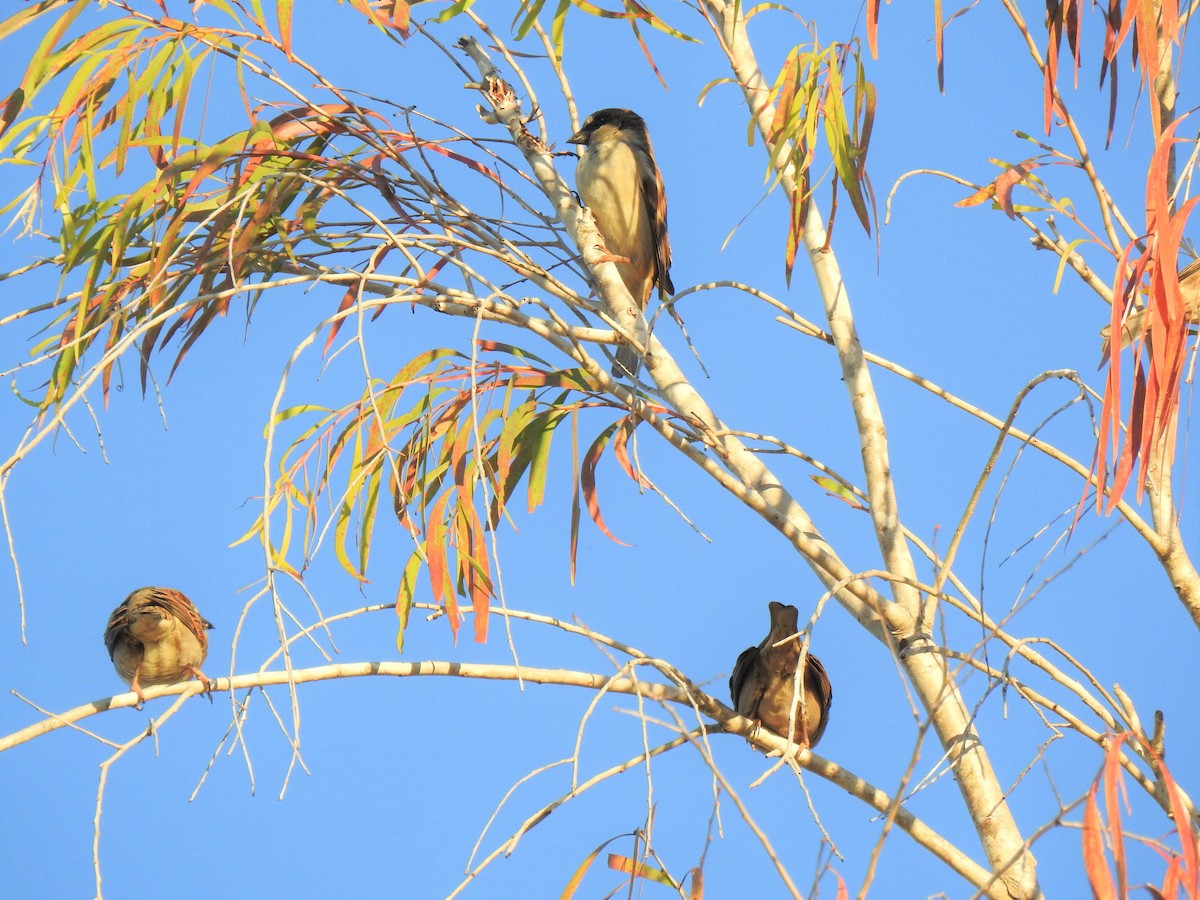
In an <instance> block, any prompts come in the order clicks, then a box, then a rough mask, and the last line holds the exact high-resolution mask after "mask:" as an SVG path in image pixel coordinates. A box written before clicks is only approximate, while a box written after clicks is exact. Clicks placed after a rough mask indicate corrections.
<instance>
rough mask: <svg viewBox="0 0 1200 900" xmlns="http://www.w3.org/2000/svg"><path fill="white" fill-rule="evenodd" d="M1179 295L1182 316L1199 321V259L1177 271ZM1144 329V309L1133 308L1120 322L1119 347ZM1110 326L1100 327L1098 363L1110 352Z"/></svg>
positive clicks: (1107, 356) (1132, 340) (1137, 336)
mask: <svg viewBox="0 0 1200 900" xmlns="http://www.w3.org/2000/svg"><path fill="white" fill-rule="evenodd" d="M1179 295H1180V298H1181V299H1182V300H1183V317H1184V318H1185V319H1186V320H1187V321H1189V322H1191V323H1192V324H1196V323H1197V322H1200V259H1197V260H1193V261H1192V262H1190V263H1189V264H1188V265H1186V266H1184V267H1183V271H1181V272H1180V273H1179ZM1145 330H1146V310H1145V308H1142V309H1135V310H1133V311H1132V312H1131V313H1129V315H1128V316H1126V317H1125V321H1124V322H1122V323H1121V349H1122V350H1124V349H1125V348H1126V347H1128V346H1129V345H1130V344H1132V343H1133V342H1134V341H1136V340H1137V339H1138V338H1140V337H1141V336H1142V332H1144V331H1145ZM1111 331H1112V328H1111V327H1110V326H1108V325H1105V326H1104V327H1103V328H1101V329H1100V337H1101V338H1103V339H1104V344H1103V345H1102V346H1101V348H1100V355H1101V360H1100V365H1104V363H1105V362H1107V361H1108V358H1109V354H1110V352H1111V350H1110V347H1109V336H1110V332H1111Z"/></svg>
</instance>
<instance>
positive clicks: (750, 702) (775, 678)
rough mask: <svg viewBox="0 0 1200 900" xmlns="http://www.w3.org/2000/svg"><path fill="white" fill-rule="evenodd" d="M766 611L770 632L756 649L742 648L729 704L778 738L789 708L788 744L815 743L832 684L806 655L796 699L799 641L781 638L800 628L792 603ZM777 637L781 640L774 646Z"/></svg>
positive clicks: (821, 731) (785, 726)
mask: <svg viewBox="0 0 1200 900" xmlns="http://www.w3.org/2000/svg"><path fill="white" fill-rule="evenodd" d="M770 612H771V630H770V631H769V632H767V636H766V638H764V639H763V642H762V643H761V644H759V645H758V646H757V647H748V648H747V649H745V650H743V651H742V653H741V655H740V656H739V657H738V658H737V663H735V664H734V667H733V674H732V675H730V676H729V694H730V696H731V697H732V698H733V708H734V709H736V710H737V711H738V713H739V714H740V715H743V716H746V717H747V718H749V719H757V720H758V721H759V722H761V723H762V724H763V725H765V726H766V727H767V728H769V729H771V731H773V732H775V733H776V734H778V735H781V736H787V734H788V723H789V722H790V721H791V719H792V710H793V709H795V727H794V728H793V729H792V732H791V740H792V743H794V744H800V745H801V746H805V747H810V748H811V747H815V746H817V742H818V741H819V740H821V736H822V735H823V734H824V733H825V726H826V725H828V724H829V708H830V706H832V705H833V688H832V687H830V685H829V676H828V675H826V674H825V667H824V666H823V665H821V661H820V660H819V659H817V658H816V657H815V656H813V655H812V654H811V653H810V654H808V658H807V660H806V661H805V665H804V679H803V681H804V692H803V695H802V696H803V699H804V703H803V704H801V703H800V699H801V694H800V685H798V684H797V683H796V667H797V666H798V665H799V664H800V639H799V638H795V639H793V640H790V641H789V640H787V639H788V638H789V637H793V636H794V635H796V634H798V633H799V631H800V627H799V613H798V612H797V610H796V607H794V606H785V605H784V604H782V603H776V602H775V601H774V600H772V601H771V604H770ZM781 641H786V643H783V644H781V645H779V644H780V642H781ZM776 645H779V646H776Z"/></svg>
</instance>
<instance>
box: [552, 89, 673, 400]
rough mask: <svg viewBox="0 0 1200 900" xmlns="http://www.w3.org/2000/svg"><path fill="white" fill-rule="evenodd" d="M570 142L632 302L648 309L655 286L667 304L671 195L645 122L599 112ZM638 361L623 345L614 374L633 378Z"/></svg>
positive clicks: (618, 112) (583, 193)
mask: <svg viewBox="0 0 1200 900" xmlns="http://www.w3.org/2000/svg"><path fill="white" fill-rule="evenodd" d="M567 142H568V143H571V144H582V145H583V153H582V155H581V156H580V157H579V166H578V167H577V168H576V170H575V184H576V186H577V187H578V188H579V195H580V197H581V198H582V199H583V205H584V206H586V207H587V208H588V209H590V210H591V211H592V216H593V218H595V220H596V227H597V228H598V229H599V231H600V234H601V235H602V236H603V237H604V244H605V246H606V247H607V248H608V252H609V253H610V254H611V255H612V256H613V261H614V262H615V263H616V265H617V271H618V272H620V274H621V280H622V281H623V282H625V287H626V288H628V289H629V293H630V295H631V296H632V297H633V301H634V302H635V303H637V304H638V308H639V309H641V310H644V309H645V308H646V303H647V301H648V300H649V299H650V293H651V292H652V291H653V290H654V288H655V286H657V287H658V290H659V296H660V297H661V298H662V299H664V300H665V299H666V298H667V297H668V296H669V295H670V294H673V293H674V292H675V285H673V284H672V283H671V273H670V269H671V243H670V241H669V240H668V239H667V195H666V192H665V191H664V190H663V181H662V173H661V172H659V170H658V165H657V164H656V163H655V162H654V149H653V148H652V147H651V146H650V135H649V133H648V132H647V131H646V122H645V120H643V119H642V117H641V116H639V115H638V114H637V113H635V112H633V111H632V110H629V109H601V110H598V111H597V112H594V113H592V114H591V115H590V116H588V117H587V120H586V121H585V122H584V123H583V127H582V128H580V129H579V130H578V131H577V132H575V133H574V134H573V135H571V136H570V137H569V138H567ZM637 362H638V356H637V353H636V352H635V351H634V349H633V348H632V347H630V346H629V345H628V344H624V343H623V344H621V346H620V347H619V348H618V349H617V361H616V364H615V365H614V366H613V369H612V373H613V375H614V376H616V377H617V378H622V377H630V378H632V377H633V372H634V369H635V367H636V365H637Z"/></svg>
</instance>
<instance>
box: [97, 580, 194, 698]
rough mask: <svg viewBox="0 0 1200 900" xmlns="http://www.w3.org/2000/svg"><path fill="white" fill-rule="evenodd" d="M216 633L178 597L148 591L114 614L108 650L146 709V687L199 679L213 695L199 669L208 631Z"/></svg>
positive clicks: (155, 589)
mask: <svg viewBox="0 0 1200 900" xmlns="http://www.w3.org/2000/svg"><path fill="white" fill-rule="evenodd" d="M212 627H213V625H212V623H211V622H209V621H208V619H206V618H204V617H203V616H202V615H200V611H199V610H198V609H196V605H195V604H194V603H192V601H191V600H189V599H188V598H187V597H185V596H184V595H183V594H182V593H180V592H179V591H176V590H173V589H172V588H164V587H144V588H138V589H137V590H136V591H134V592H133V593H132V594H130V595H129V596H128V597H126V598H125V600H124V602H122V603H121V605H120V606H118V607H117V608H116V609H114V610H113V611H112V615H110V616H109V617H108V627H107V628H106V629H105V630H104V645H105V646H106V647H107V648H108V655H109V658H111V659H112V662H113V667H114V668H115V669H116V670H117V674H118V675H120V676H121V680H123V681H124V682H125V683H126V684H127V685H129V688H130V690H132V691H133V692H134V693H135V694H137V698H138V707H139V708H141V706H142V704H143V703H145V702H146V697H145V695H144V694H143V693H142V687H143V686H147V685H155V684H175V683H176V682H179V681H186V680H187V679H188V678H189V677H195V678H198V679H200V681H202V682H203V683H204V688H205V690H211V685H210V684H209V681H208V678H207V677H206V676H205V675H204V673H203V672H201V671H200V666H202V665H203V664H204V660H205V658H206V657H207V656H208V634H207V631H208V629H210V628H212Z"/></svg>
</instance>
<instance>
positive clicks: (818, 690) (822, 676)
mask: <svg viewBox="0 0 1200 900" xmlns="http://www.w3.org/2000/svg"><path fill="white" fill-rule="evenodd" d="M804 672H805V683H804V689H805V690H806V691H809V692H810V693H811V694H812V695H813V697H815V698H816V701H817V705H818V707H819V708H820V710H821V718H820V720H819V721H818V722H817V723H816V727H815V728H814V729H813V731H812V733H811V734H809V736H808V745H809V746H810V747H815V746H816V745H817V741H819V740H821V736H822V735H823V734H825V726H826V725H828V724H829V709H830V707H831V706H833V686H832V685H831V684H830V683H829V675H828V674H827V673H826V672H825V666H823V665H822V664H821V661H820V660H819V659H817V658H816V657H815V656H813V655H812V654H811V653H810V654H809V655H808V662H807V664H806V665H805V669H804Z"/></svg>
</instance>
